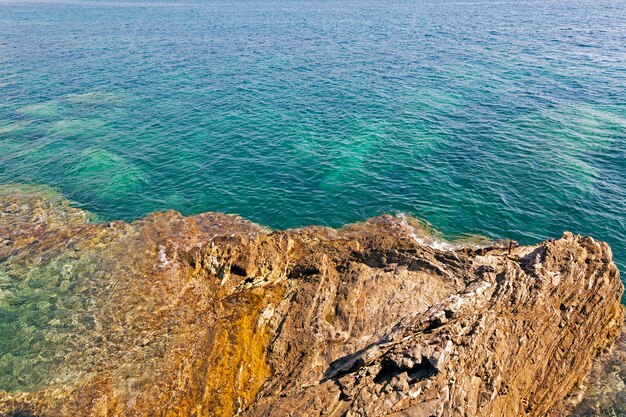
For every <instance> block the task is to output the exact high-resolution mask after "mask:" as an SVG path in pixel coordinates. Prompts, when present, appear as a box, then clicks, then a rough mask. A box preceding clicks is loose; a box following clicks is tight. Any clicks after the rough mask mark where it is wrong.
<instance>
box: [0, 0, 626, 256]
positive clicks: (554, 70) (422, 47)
mask: <svg viewBox="0 0 626 417" xmlns="http://www.w3.org/2000/svg"><path fill="white" fill-rule="evenodd" d="M6 182H23V183H36V184H44V185H49V186H53V187H56V188H58V189H59V190H60V191H61V192H62V193H63V194H64V195H66V196H67V197H69V198H70V199H72V200H73V201H75V202H76V203H77V204H78V205H79V206H81V207H83V208H86V209H88V210H91V211H93V212H95V213H96V214H97V215H99V216H100V217H101V218H103V219H134V218H137V217H140V216H143V215H145V214H146V213H148V212H151V211H155V210H163V209H167V208H175V209H177V210H180V211H181V212H183V213H185V214H192V213H198V212H202V211H224V212H230V213H237V214H241V215H243V216H245V217H247V218H249V219H251V220H253V221H256V222H259V223H262V224H264V225H268V226H271V227H274V228H285V227H293V226H301V225H308V224H326V225H331V226H339V225H342V224H344V223H347V222H353V221H358V220H362V219H365V218H367V217H370V216H374V215H377V214H381V213H385V212H391V213H394V212H406V213H409V214H411V215H415V216H418V217H420V218H423V219H425V220H427V221H429V222H430V223H432V224H433V225H434V227H435V228H437V229H439V230H441V231H442V232H443V233H444V234H445V235H448V236H450V237H454V236H459V235H463V234H474V233H478V234H485V235H487V236H489V237H507V238H513V239H517V240H519V241H520V242H522V243H529V242H534V241H537V240H539V239H544V238H548V237H557V236H560V233H561V232H562V231H563V230H565V229H569V230H572V231H574V232H580V233H586V234H591V235H593V236H594V237H597V238H600V239H603V240H606V241H608V242H609V243H610V244H611V245H612V246H613V249H614V254H615V258H616V260H617V261H618V263H619V264H620V266H621V267H622V268H624V267H625V266H626V243H625V241H624V239H623V236H625V235H626V2H625V1H623V0H607V1H567V0H565V1H477V0H474V1H453V0H448V1H430V0H424V1H408V0H407V1H404V0H403V1H388V2H375V1H309V2H299V1H280V0H279V1H271V2H269V1H268V2H252V1H247V0H242V1H219V2H189V1H185V2H184V3H182V2H147V1H146V2H140V3H138V2H119V3H118V2H110V1H107V2H102V1H73V0H72V1H65V2H62V3H53V2H49V1H45V0H44V1H38V2H28V3H27V2H21V3H20V2H14V1H9V2H7V1H6V0H0V183H6Z"/></svg>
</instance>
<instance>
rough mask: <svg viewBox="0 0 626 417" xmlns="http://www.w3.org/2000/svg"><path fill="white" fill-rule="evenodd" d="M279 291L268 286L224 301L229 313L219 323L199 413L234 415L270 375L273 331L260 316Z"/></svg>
mask: <svg viewBox="0 0 626 417" xmlns="http://www.w3.org/2000/svg"><path fill="white" fill-rule="evenodd" d="M276 295H277V294H272V291H271V290H267V289H266V290H258V291H255V292H254V293H239V294H235V295H233V296H231V297H229V299H227V300H224V301H223V305H224V313H225V314H224V315H223V316H222V318H221V319H220V322H219V324H218V325H217V326H216V331H215V334H214V339H213V348H212V349H211V354H210V357H209V367H208V373H207V381H206V387H205V391H204V398H203V401H202V407H201V409H198V410H197V416H198V417H200V416H216V417H218V416H229V417H230V416H232V415H234V414H235V413H237V412H240V411H243V410H244V409H245V408H246V407H247V406H248V405H249V404H250V403H251V402H252V401H253V400H254V397H255V396H256V394H257V393H258V391H259V389H260V388H261V386H262V385H263V383H264V382H265V381H266V380H267V378H268V377H269V376H270V372H271V370H270V367H269V365H268V363H267V361H266V350H267V346H268V345H269V342H270V333H269V332H268V330H267V328H266V327H267V326H266V325H264V324H263V325H259V323H260V320H259V318H260V315H261V313H262V311H263V309H264V308H265V307H266V306H267V304H268V303H269V302H271V301H272V299H274V298H276Z"/></svg>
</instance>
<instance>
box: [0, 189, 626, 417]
mask: <svg viewBox="0 0 626 417" xmlns="http://www.w3.org/2000/svg"><path fill="white" fill-rule="evenodd" d="M0 194H2V195H1V196H0V214H1V215H0V332H1V334H2V335H3V338H2V339H3V340H2V341H0V389H3V390H5V391H0V415H4V416H11V415H13V416H41V417H43V416H46V417H47V416H50V417H53V416H54V417H58V416H196V417H200V416H232V415H235V414H237V415H243V416H317V415H323V416H381V415H392V416H431V415H432V416H544V415H550V414H553V415H559V414H562V413H563V412H564V411H563V410H565V409H566V408H565V405H566V404H567V403H568V401H569V402H572V397H571V395H572V393H575V391H576V390H580V386H581V385H582V384H583V382H584V381H585V377H586V375H587V374H588V372H589V370H590V367H591V364H592V361H593V360H594V358H596V357H597V356H598V355H599V354H600V353H601V352H603V351H604V350H605V349H607V348H608V347H609V346H610V345H611V344H612V342H613V341H614V340H616V339H617V337H618V336H619V334H620V332H621V326H622V323H623V312H622V309H621V307H620V304H619V300H620V295H621V293H622V292H623V286H622V284H621V282H620V280H619V273H618V271H617V268H616V267H615V265H614V264H613V262H612V261H611V250H610V248H609V247H608V246H607V245H606V244H604V243H602V242H598V241H595V240H594V239H592V238H590V237H580V236H573V235H572V234H569V233H565V234H564V235H563V237H562V238H561V239H558V240H552V241H547V242H544V243H541V244H539V245H537V246H528V247H514V248H513V249H512V251H511V253H510V254H508V247H504V246H499V245H497V244H493V245H491V246H487V247H483V248H463V247H454V246H451V247H449V248H448V249H446V250H443V249H433V248H432V247H429V246H426V245H424V244H423V243H427V242H428V239H429V238H428V236H426V235H425V234H424V233H422V230H423V229H421V228H420V224H419V223H418V222H416V221H414V220H409V219H406V218H397V217H392V216H381V217H377V218H374V219H371V220H369V221H367V222H364V223H360V224H355V225H350V226H346V227H344V228H343V229H340V230H335V229H330V228H322V227H309V228H305V229H298V230H287V231H275V232H271V231H269V230H266V229H264V228H262V227H259V226H257V225H254V224H252V223H250V222H247V221H245V220H243V219H241V218H238V217H235V216H229V215H222V214H215V213H210V214H204V215H200V216H195V217H183V216H181V215H180V214H178V213H176V212H173V211H170V212H165V213H156V214H153V215H150V216H148V217H146V218H145V219H142V220H138V221H135V222H132V223H130V224H129V223H122V222H110V223H104V224H94V223H89V222H87V215H86V214H85V213H84V212H83V211H81V210H78V209H75V208H73V207H71V206H70V205H69V204H68V203H67V202H66V201H65V200H63V199H62V198H61V197H59V196H57V195H54V194H50V193H44V192H42V191H41V190H37V189H33V188H28V187H15V188H12V189H9V190H4V191H2V192H1V193H0Z"/></svg>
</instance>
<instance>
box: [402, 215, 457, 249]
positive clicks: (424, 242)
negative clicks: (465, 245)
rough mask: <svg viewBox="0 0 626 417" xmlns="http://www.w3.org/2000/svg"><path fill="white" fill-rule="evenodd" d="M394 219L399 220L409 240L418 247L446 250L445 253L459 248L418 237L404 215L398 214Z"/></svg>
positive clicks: (437, 240)
mask: <svg viewBox="0 0 626 417" xmlns="http://www.w3.org/2000/svg"><path fill="white" fill-rule="evenodd" d="M396 217H398V218H399V219H400V220H401V222H400V224H401V225H402V226H403V227H404V228H405V229H406V230H407V231H408V232H409V236H411V238H412V239H413V240H415V241H416V242H417V243H419V244H420V245H424V246H429V247H431V248H433V249H438V250H446V251H449V250H455V249H459V248H460V247H461V246H460V245H456V244H452V243H448V242H445V241H443V240H440V239H433V238H431V237H427V236H424V237H422V236H420V235H418V234H417V232H416V230H415V228H414V227H413V226H411V225H410V224H409V218H408V216H407V215H406V214H404V213H398V214H397V215H396Z"/></svg>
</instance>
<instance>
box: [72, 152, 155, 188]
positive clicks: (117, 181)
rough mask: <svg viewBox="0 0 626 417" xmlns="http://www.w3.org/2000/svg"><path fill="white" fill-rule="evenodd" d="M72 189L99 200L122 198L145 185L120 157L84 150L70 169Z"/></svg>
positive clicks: (136, 170) (138, 171)
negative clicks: (73, 180)
mask: <svg viewBox="0 0 626 417" xmlns="http://www.w3.org/2000/svg"><path fill="white" fill-rule="evenodd" d="M71 174H72V176H73V177H74V178H75V181H76V185H77V186H78V187H79V188H80V189H83V190H94V192H97V194H98V196H100V197H101V198H107V199H111V198H113V197H123V196H125V195H128V193H133V192H135V191H137V190H139V189H140V188H141V187H142V186H143V185H144V184H146V178H145V175H144V173H143V172H142V170H141V169H140V168H139V167H137V166H136V165H134V164H133V163H132V162H130V161H128V160H126V159H125V158H123V157H122V156H119V155H116V154H113V153H111V152H107V151H105V150H102V149H93V148H92V149H88V150H86V151H85V152H84V153H83V155H82V157H81V159H80V162H79V163H77V164H76V165H75V166H74V167H73V168H72V169H71Z"/></svg>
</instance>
